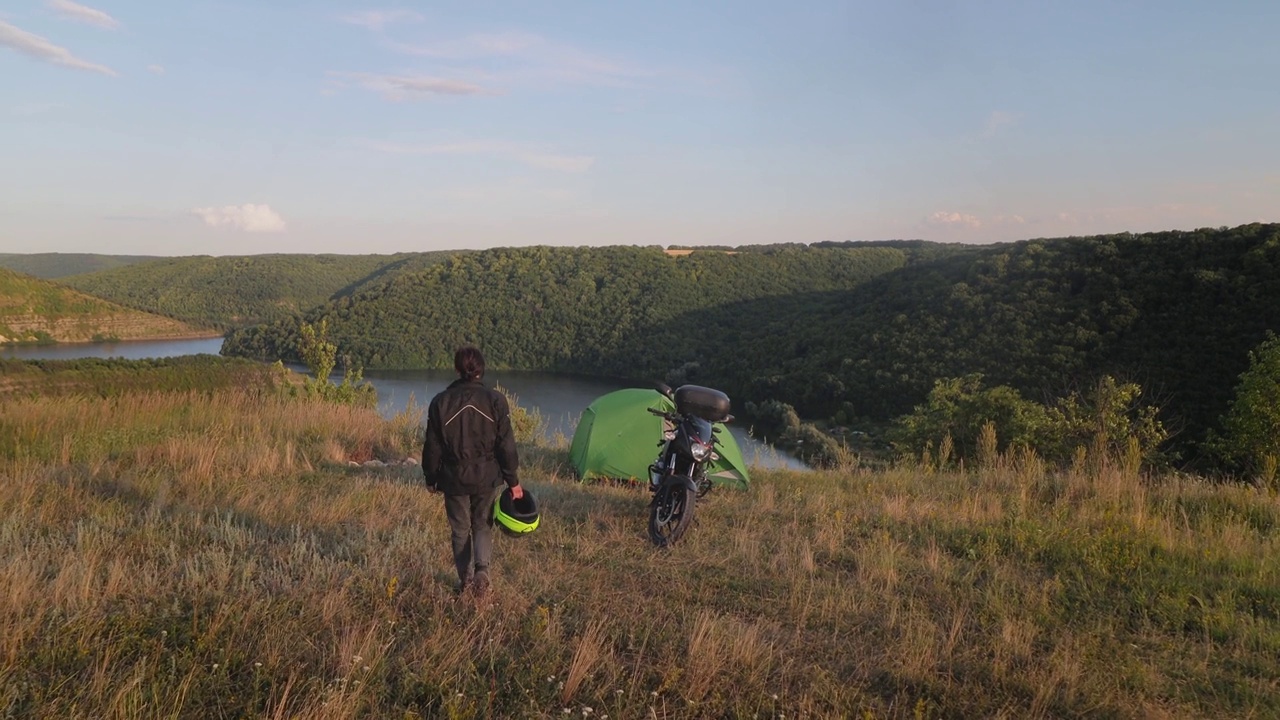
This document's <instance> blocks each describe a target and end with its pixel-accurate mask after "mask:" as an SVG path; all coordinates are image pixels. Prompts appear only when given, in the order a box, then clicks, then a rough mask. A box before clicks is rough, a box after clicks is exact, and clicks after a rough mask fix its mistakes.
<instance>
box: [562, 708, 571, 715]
mask: <svg viewBox="0 0 1280 720" xmlns="http://www.w3.org/2000/svg"><path fill="white" fill-rule="evenodd" d="M571 712H573V711H572V710H570V709H569V708H565V709H564V714H565V715H568V714H569V713H571Z"/></svg>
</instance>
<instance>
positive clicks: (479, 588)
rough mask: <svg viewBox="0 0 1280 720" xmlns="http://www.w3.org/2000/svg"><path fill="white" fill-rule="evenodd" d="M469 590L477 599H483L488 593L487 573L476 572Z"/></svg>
mask: <svg viewBox="0 0 1280 720" xmlns="http://www.w3.org/2000/svg"><path fill="white" fill-rule="evenodd" d="M471 592H472V593H473V594H474V595H475V596H476V599H477V600H483V599H485V598H486V597H488V595H489V573H487V572H482V573H476V579H475V582H474V583H472V585H471Z"/></svg>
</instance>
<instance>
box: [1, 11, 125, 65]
mask: <svg viewBox="0 0 1280 720" xmlns="http://www.w3.org/2000/svg"><path fill="white" fill-rule="evenodd" d="M0 47H7V48H9V49H10V50H13V51H15V52H19V53H22V54H23V55H26V56H27V57H31V58H34V59H36V60H41V61H44V62H47V63H52V64H54V65H60V66H62V67H65V68H71V69H73V70H85V71H88V72H94V73H98V74H99V75H107V76H110V77H116V76H117V75H118V73H117V72H116V71H115V70H112V69H111V68H109V67H107V66H105V65H98V64H96V63H91V62H89V61H87V60H81V59H80V58H78V57H76V56H75V55H72V54H71V51H70V50H67V49H66V48H64V47H60V46H58V45H54V44H53V43H51V42H49V41H48V40H46V39H44V38H42V37H40V36H39V35H34V34H32V33H29V32H27V31H26V30H23V29H22V28H19V27H15V26H13V25H10V24H9V23H7V22H5V21H3V20H0Z"/></svg>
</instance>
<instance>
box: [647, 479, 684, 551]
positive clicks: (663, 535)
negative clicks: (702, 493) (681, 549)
mask: <svg viewBox="0 0 1280 720" xmlns="http://www.w3.org/2000/svg"><path fill="white" fill-rule="evenodd" d="M694 497H695V495H694V491H692V490H690V489H689V488H687V487H685V486H684V485H675V484H672V485H666V486H664V487H661V488H658V491H657V493H655V494H654V496H653V503H652V504H651V505H650V506H649V539H650V540H652V541H653V544H654V545H657V546H658V547H668V546H670V545H673V544H675V542H676V541H677V540H679V539H680V538H681V537H683V536H684V533H685V531H686V530H688V529H689V525H690V524H692V523H693V503H694Z"/></svg>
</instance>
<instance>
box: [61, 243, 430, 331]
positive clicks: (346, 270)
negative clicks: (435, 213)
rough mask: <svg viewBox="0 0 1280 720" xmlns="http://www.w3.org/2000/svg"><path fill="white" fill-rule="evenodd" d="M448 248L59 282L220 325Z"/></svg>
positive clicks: (331, 292) (220, 262)
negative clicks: (435, 250)
mask: <svg viewBox="0 0 1280 720" xmlns="http://www.w3.org/2000/svg"><path fill="white" fill-rule="evenodd" d="M451 254H453V253H452V252H422V253H399V254H396V255H283V254H279V255H246V256H227V257H209V256H203V255H202V256H188V257H175V258H162V259H156V260H152V261H149V262H145V263H138V264H134V265H129V266H127V267H118V268H113V269H110V270H103V271H99V272H94V273H89V274H84V275H74V276H71V277H66V278H63V279H62V280H60V282H65V283H67V284H68V285H71V286H73V287H75V288H77V289H80V290H82V291H84V292H86V293H89V294H91V295H95V296H97V297H101V298H105V299H107V300H111V301H112V302H117V303H120V304H121V305H127V306H129V307H134V308H139V309H142V310H146V311H149V312H154V313H159V314H162V315H168V316H170V317H174V318H178V319H180V320H184V321H187V322H192V323H197V324H201V325H205V326H208V327H216V328H221V329H227V328H231V327H238V326H243V325H252V324H255V323H262V322H270V321H272V320H276V319H279V318H284V317H288V316H291V315H294V314H296V313H298V312H301V311H304V310H308V309H310V308H312V307H315V306H317V305H320V304H322V303H324V302H326V301H328V300H330V299H333V298H334V297H339V296H342V295H345V294H348V293H351V292H354V291H356V290H358V289H359V288H361V287H364V286H366V285H368V284H376V283H379V282H382V281H383V280H385V279H386V278H388V277H391V276H393V275H395V274H397V273H401V272H410V271H413V270H418V269H421V268H424V267H428V266H430V265H432V264H434V263H436V262H439V261H440V260H442V259H444V258H446V257H448V256H449V255H451Z"/></svg>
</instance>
